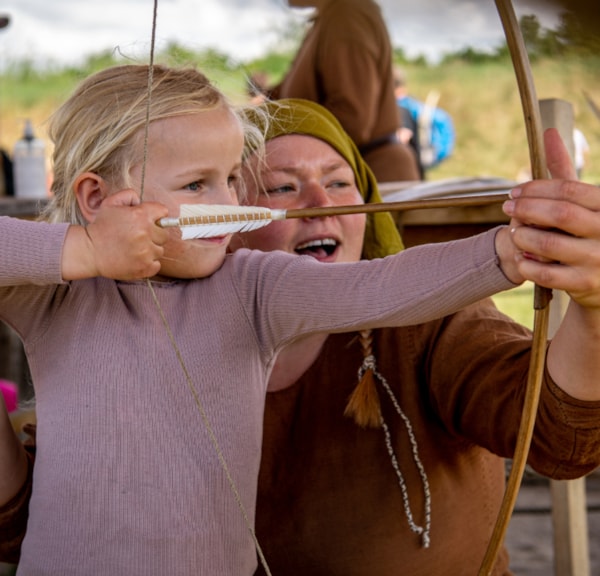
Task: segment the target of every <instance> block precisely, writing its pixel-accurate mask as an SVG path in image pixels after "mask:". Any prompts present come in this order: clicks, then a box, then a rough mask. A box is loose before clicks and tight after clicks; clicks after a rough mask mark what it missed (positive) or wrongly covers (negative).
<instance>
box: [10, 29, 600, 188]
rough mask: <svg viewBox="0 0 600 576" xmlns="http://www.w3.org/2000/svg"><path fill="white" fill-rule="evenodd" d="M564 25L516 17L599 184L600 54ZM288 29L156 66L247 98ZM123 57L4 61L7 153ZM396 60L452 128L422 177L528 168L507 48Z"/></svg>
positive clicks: (279, 66) (544, 88) (271, 65)
mask: <svg viewBox="0 0 600 576" xmlns="http://www.w3.org/2000/svg"><path fill="white" fill-rule="evenodd" d="M563 24H564V26H563V27H561V28H560V29H559V30H558V31H553V32H549V31H545V30H543V29H542V28H541V27H539V26H538V25H537V22H536V20H535V19H534V18H526V19H524V20H523V21H522V26H523V29H524V34H525V36H526V37H527V40H526V41H527V44H528V46H529V47H530V50H532V51H533V53H534V54H535V56H533V57H532V58H531V59H532V67H533V75H534V80H535V82H536V89H537V94H538V98H560V99H564V100H567V101H568V102H571V103H572V104H573V105H574V108H575V121H576V124H577V125H578V126H579V127H580V128H581V129H582V130H583V132H584V133H585V135H586V137H587V139H588V141H589V143H590V147H591V154H590V159H589V166H588V168H587V169H586V171H585V172H584V179H586V180H588V181H591V182H596V183H597V182H600V120H599V119H598V118H597V117H596V116H595V115H594V113H593V111H592V110H591V107H590V105H589V104H588V102H587V101H586V98H585V96H584V92H585V93H586V94H589V95H590V96H591V98H592V99H593V100H594V101H595V102H596V104H598V105H600V75H599V74H598V70H600V49H598V50H597V52H596V53H595V54H592V53H590V51H589V50H588V48H589V47H590V45H591V44H590V41H589V40H586V39H585V38H584V37H581V38H579V37H578V36H577V34H578V32H577V31H576V30H575V29H574V25H573V24H572V23H571V22H570V21H569V20H568V19H566V20H563ZM290 30H291V32H289V34H291V37H288V38H286V39H282V40H281V41H280V42H278V43H277V46H276V48H273V49H272V50H270V51H269V52H268V53H267V54H265V55H264V56H262V57H261V58H257V59H254V60H251V61H248V62H244V63H240V62H237V61H235V60H233V59H232V58H230V57H229V56H228V55H227V54H224V53H222V52H220V51H218V50H214V49H209V50H204V51H201V52H194V51H192V50H190V49H189V48H186V47H184V46H181V45H179V44H177V43H171V44H169V45H168V46H167V47H166V48H164V49H163V50H162V51H161V52H160V53H158V54H156V56H155V60H156V61H157V62H164V63H167V64H171V65H197V66H198V67H199V68H200V69H202V70H203V71H204V72H205V73H206V74H207V76H208V77H209V78H210V79H211V80H212V81H213V82H214V83H215V84H216V85H217V86H218V87H219V88H220V89H221V90H222V91H223V92H225V93H226V94H227V95H228V96H229V97H230V98H231V99H232V100H233V101H234V102H245V101H246V80H247V78H248V77H249V76H250V75H251V74H253V73H255V72H264V73H266V75H267V77H268V81H269V84H271V85H272V84H275V83H277V82H278V81H279V80H280V79H281V77H282V76H283V75H284V73H285V71H286V70H287V69H288V67H289V65H290V63H291V61H292V59H293V56H294V54H295V51H296V43H297V41H298V39H299V33H300V30H299V29H298V28H297V25H296V24H293V23H291V24H290ZM574 37H576V39H573V38H574ZM577 38H579V39H577ZM567 39H569V40H568V41H567ZM597 54H598V55H597ZM129 61H131V59H130V58H126V57H125V56H123V55H122V54H120V53H118V52H115V51H106V52H102V53H99V54H97V55H94V56H92V57H90V58H88V59H87V60H86V61H85V62H84V64H83V65H82V66H80V67H79V68H73V67H62V68H61V67H58V66H52V65H47V66H46V67H44V68H43V69H40V68H39V67H36V66H34V64H33V63H32V62H31V61H28V60H24V61H21V62H17V63H14V62H13V63H9V64H8V65H7V66H5V68H4V71H3V72H2V73H1V74H0V126H1V127H2V132H0V145H1V146H2V147H4V148H5V149H7V150H11V149H12V147H13V145H14V143H15V142H16V140H17V139H18V138H19V137H20V135H21V131H22V126H23V119H24V118H31V119H32V120H33V122H34V126H35V127H36V131H37V127H40V126H43V123H44V122H45V120H46V119H47V117H48V116H49V114H50V113H51V112H52V111H53V110H54V109H56V107H57V106H58V105H59V104H60V103H61V102H62V101H64V99H65V98H66V97H67V96H68V95H69V94H70V93H71V92H72V90H73V89H74V87H75V86H76V84H77V83H78V82H79V81H80V80H81V79H82V78H84V77H86V76H88V75H89V74H91V73H93V72H95V71H97V70H99V69H102V68H105V67H108V66H112V65H115V64H119V63H123V62H129ZM394 61H395V63H397V64H399V65H401V66H402V68H404V70H405V71H406V73H407V77H408V84H409V90H410V91H411V93H412V94H413V95H414V96H415V97H417V98H419V99H421V100H425V99H426V97H427V94H428V93H429V92H430V91H432V90H435V91H438V92H439V93H440V100H439V106H441V107H442V108H444V109H445V110H447V111H448V112H449V113H450V114H451V116H452V118H453V120H454V123H455V127H456V132H457V141H456V148H455V152H454V154H453V155H452V157H451V158H450V159H448V160H447V161H445V162H443V163H442V164H440V165H439V166H438V167H436V168H435V169H433V170H431V171H430V172H429V173H428V179H431V180H434V179H440V178H451V177H465V176H497V177H505V178H511V179H514V178H516V177H517V175H518V174H519V173H521V172H523V171H524V170H527V169H528V162H529V161H528V157H529V153H528V149H527V141H526V134H525V128H524V120H523V117H522V111H521V104H520V98H519V92H518V89H517V86H516V79H515V75H514V70H513V67H512V62H511V59H510V56H509V54H508V49H507V47H506V44H505V43H502V44H501V45H499V46H498V47H497V48H496V49H495V50H494V51H492V52H481V51H478V50H475V49H473V48H467V49H465V50H461V51H458V52H455V53H453V54H448V55H446V56H445V57H444V58H443V60H442V61H441V62H440V63H439V64H437V65H433V64H431V63H429V62H428V61H427V59H426V58H425V57H424V56H418V57H416V58H408V57H407V56H406V53H405V51H404V49H403V48H401V47H396V48H395V49H394Z"/></svg>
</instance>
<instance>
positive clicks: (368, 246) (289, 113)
mask: <svg viewBox="0 0 600 576" xmlns="http://www.w3.org/2000/svg"><path fill="white" fill-rule="evenodd" d="M245 112H246V114H247V115H248V117H249V119H250V121H251V122H252V123H254V124H255V125H257V126H258V127H259V128H260V129H261V130H262V132H263V134H264V137H265V140H266V141H268V140H272V139H273V138H277V137H278V136H285V135H288V134H303V135H306V136H313V137H314V138H318V139H319V140H323V142H326V143H327V144H329V145H330V146H331V147H332V148H334V149H335V150H336V151H337V152H338V153H339V154H340V155H341V156H342V157H343V158H344V159H345V160H346V161H347V162H348V164H350V167H351V168H352V170H353V171H354V176H355V178H356V184H357V186H358V190H359V191H360V193H361V195H362V197H363V200H364V201H365V203H369V204H370V203H375V202H381V201H382V200H381V196H380V194H379V189H378V187H377V180H376V179H375V175H374V174H373V172H372V171H371V169H370V168H369V167H368V165H367V164H366V162H365V161H364V160H363V158H362V156H361V155H360V152H359V151H358V148H357V147H356V145H355V144H354V142H353V141H352V139H351V138H350V136H348V134H347V133H346V131H345V130H344V129H343V128H342V125H341V124H340V123H339V122H338V120H337V118H336V117H335V116H334V115H333V114H331V112H329V110H327V109H326V108H323V106H321V105H320V104H317V103H316V102H311V101H309V100H302V99H300V98H285V99H282V100H273V101H266V102H263V103H262V104H260V105H259V106H257V107H256V109H253V108H249V109H248V110H246V111H245ZM403 248H404V246H403V244H402V239H401V238H400V234H399V232H398V229H397V228H396V225H395V224H394V220H393V218H392V216H391V215H390V213H389V212H376V213H373V214H368V215H367V228H366V230H365V238H364V244H363V258H365V259H369V260H370V259H372V258H383V257H384V256H389V255H390V254H395V253H396V252H399V251H400V250H402V249H403Z"/></svg>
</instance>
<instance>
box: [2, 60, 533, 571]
mask: <svg viewBox="0 0 600 576" xmlns="http://www.w3.org/2000/svg"><path fill="white" fill-rule="evenodd" d="M148 72H149V71H148V67H147V66H137V65H128V66H120V67H115V68H111V69H108V70H104V71H102V72H99V73H97V74H95V75H93V76H91V77H90V78H88V79H87V80H85V81H84V82H83V83H82V84H81V86H80V87H79V88H78V89H77V90H76V91H75V93H74V94H73V95H72V96H71V98H69V99H68V100H67V102H66V103H65V104H64V105H63V106H62V107H61V108H60V109H59V110H58V112H57V113H56V114H55V116H54V117H53V119H52V122H51V125H50V135H51V137H52V138H53V140H54V142H55V151H54V174H55V178H54V183H53V192H54V197H53V200H52V202H51V204H50V207H49V209H48V211H47V214H46V216H47V220H49V222H27V221H23V220H16V219H12V218H0V244H1V245H2V251H1V253H0V318H1V319H2V320H4V321H6V322H8V323H9V324H10V325H11V326H12V327H13V328H14V329H15V330H16V331H17V332H18V334H19V335H20V337H21V338H22V340H23V342H24V346H25V350H26V353H27V357H28V360H29V365H30V369H31V373H32V378H33V382H34V385H35V394H36V403H37V404H36V406H37V418H38V437H37V441H38V449H37V456H36V468H35V474H34V480H33V495H32V499H31V505H30V518H29V522H28V526H27V535H26V537H25V541H24V543H23V548H22V555H21V561H20V565H19V570H20V571H22V572H21V573H22V574H49V575H57V576H70V575H77V576H79V575H81V574H94V575H104V574H106V575H111V576H112V575H114V574H127V575H128V576H135V575H140V576H141V575H143V576H148V575H152V574H156V575H161V576H162V575H164V574H172V575H188V574H189V575H192V574H194V575H195V574H210V575H211V576H213V575H221V574H222V575H231V574H236V575H243V574H248V575H249V574H252V573H253V571H254V569H255V568H256V565H257V557H256V550H255V543H254V540H253V538H252V537H251V533H250V530H249V529H250V528H251V527H252V526H253V519H254V507H255V498H256V482H257V472H258V466H259V460H260V449H261V431H262V417H263V405H264V398H265V390H266V384H267V380H268V376H269V373H270V371H271V368H272V366H273V363H274V360H275V358H276V356H277V352H278V351H279V350H280V349H281V348H282V347H283V346H284V345H285V344H287V343H289V342H290V341H292V340H294V339H295V338H297V337H300V336H304V335H307V334H310V333H315V332H322V331H328V332H344V331H349V330H355V329H357V328H364V327H375V326H391V325H400V324H402V325H408V324H413V323H416V322H422V321H425V320H428V319H432V318H435V317H438V316H441V315H445V314H447V313H449V312H452V311H455V310H457V309H459V308H461V307H462V306H464V305H466V304H468V303H469V302H472V301H475V300H478V299H480V298H483V297H485V296H487V295H490V294H492V293H494V292H496V291H499V290H503V289H506V288H510V287H512V286H513V285H514V284H513V282H520V281H521V280H522V278H521V277H520V275H519V273H518V272H517V271H516V267H515V266H514V251H513V247H512V243H511V242H510V238H509V232H508V230H507V229H506V228H501V229H499V230H494V231H491V232H489V233H486V234H483V235H480V236H478V237H474V238H472V239H468V240H464V241H459V242H454V243H449V244H440V245H433V246H427V247H421V248H417V249H411V250H407V251H405V252H402V253H400V254H398V255H394V256H389V257H387V258H382V259H377V260H372V261H363V262H357V263H340V264H335V265H323V264H321V263H319V262H316V261H315V260H314V259H313V258H310V257H309V258H299V257H297V256H295V255H290V254H284V253H282V252H274V253H262V252H258V251H249V250H238V251H236V252H235V254H233V255H229V256H226V249H227V245H228V243H229V239H230V238H229V236H222V237H217V238H211V239H203V240H186V241H184V240H182V239H181V234H180V232H179V231H178V230H173V229H171V230H165V229H162V228H161V227H159V226H158V225H157V224H156V222H157V221H158V220H159V219H160V218H162V217H165V216H177V215H178V214H179V209H180V206H181V205H182V204H207V203H208V204H236V203H237V195H238V192H239V190H238V188H239V177H240V170H241V161H242V151H243V147H244V140H245V137H246V138H250V137H251V136H252V134H253V133H252V129H251V128H250V127H249V126H248V125H246V123H245V121H244V120H243V119H241V118H240V117H239V116H238V115H237V114H236V113H235V111H234V110H233V109H232V107H231V106H230V105H229V104H228V102H227V101H226V100H225V98H224V97H223V95H222V94H221V93H220V92H219V91H217V90H216V89H215V88H214V87H213V86H212V85H211V84H210V83H209V81H208V80H207V79H206V78H205V77H204V76H203V75H202V74H200V73H198V72H196V71H194V70H190V69H184V70H179V69H169V68H163V67H160V66H156V67H154V69H153V75H152V92H151V98H150V105H149V108H148V102H147V98H148V96H147V94H148V87H147V84H148V78H149V74H148ZM147 113H149V114H148V115H149V129H148V133H147V137H146V131H145V125H146V117H147ZM357 194H358V192H357ZM499 263H500V266H499V265H498V264H499ZM144 278H151V280H150V281H146V280H143V279H144ZM155 296H156V299H155ZM163 318H164V319H163ZM165 323H166V324H167V325H168V327H169V330H170V331H171V332H168V331H167V330H166V328H165ZM188 375H189V379H188ZM182 438H185V439H186V440H187V442H186V443H185V444H182V442H181V439H182ZM213 439H216V442H217V443H218V449H217V448H216V447H215V443H214V442H213ZM223 462H225V463H226V464H227V466H228V470H229V474H228V473H226V471H225V468H224V466H223ZM0 485H1V484H0ZM234 486H235V489H234ZM238 494H239V503H238V497H237V495H238ZM241 506H243V509H244V511H245V512H244V513H242V511H241V509H240V508H241Z"/></svg>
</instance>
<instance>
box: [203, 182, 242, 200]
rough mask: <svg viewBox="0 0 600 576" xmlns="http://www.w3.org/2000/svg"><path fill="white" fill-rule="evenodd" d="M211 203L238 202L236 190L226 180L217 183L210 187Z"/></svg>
mask: <svg viewBox="0 0 600 576" xmlns="http://www.w3.org/2000/svg"><path fill="white" fill-rule="evenodd" d="M210 203H211V204H233V205H235V204H239V201H238V196H237V191H236V190H235V188H233V187H232V186H231V185H230V184H229V183H228V182H227V183H223V184H219V185H217V186H215V187H214V188H213V189H212V194H211V195H210Z"/></svg>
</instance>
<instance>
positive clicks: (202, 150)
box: [132, 107, 244, 278]
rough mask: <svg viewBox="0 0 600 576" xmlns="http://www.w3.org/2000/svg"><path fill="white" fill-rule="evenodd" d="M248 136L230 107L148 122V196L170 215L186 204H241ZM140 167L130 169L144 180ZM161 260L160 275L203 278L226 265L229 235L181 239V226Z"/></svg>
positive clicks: (172, 235) (173, 214)
mask: <svg viewBox="0 0 600 576" xmlns="http://www.w3.org/2000/svg"><path fill="white" fill-rule="evenodd" d="M243 143H244V135H243V130H242V127H241V124H240V122H239V121H238V119H237V118H236V116H235V115H234V114H233V113H232V112H231V111H230V110H228V109H227V108H225V107H219V108H217V109H215V110H209V111H205V112H200V113H198V114H190V115H187V116H175V117H173V118H166V119H164V120H159V121H157V122H154V123H152V124H151V125H150V128H149V133H148V154H147V161H146V173H145V176H144V200H149V201H154V202H160V203H161V204H164V205H165V206H166V207H167V208H168V209H169V216H171V217H177V216H179V209H180V206H181V205H182V204H230V205H231V204H233V205H235V204H238V196H237V193H238V187H239V182H240V177H241V157H242V149H243ZM141 172H142V166H141V165H138V166H136V167H135V168H134V170H133V171H132V176H133V179H134V182H135V183H138V184H139V182H140V181H141ZM169 233H170V239H169V240H168V242H167V244H166V245H165V253H164V256H163V258H162V259H161V276H168V277H172V278H202V277H205V276H209V275H211V274H212V273H213V272H215V271H216V270H218V269H219V268H220V267H221V265H222V264H223V260H224V259H225V253H226V250H227V246H228V244H229V241H230V240H231V235H230V234H228V235H225V236H221V237H217V238H207V239H195V240H182V239H181V232H180V231H179V229H178V228H171V229H169Z"/></svg>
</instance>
